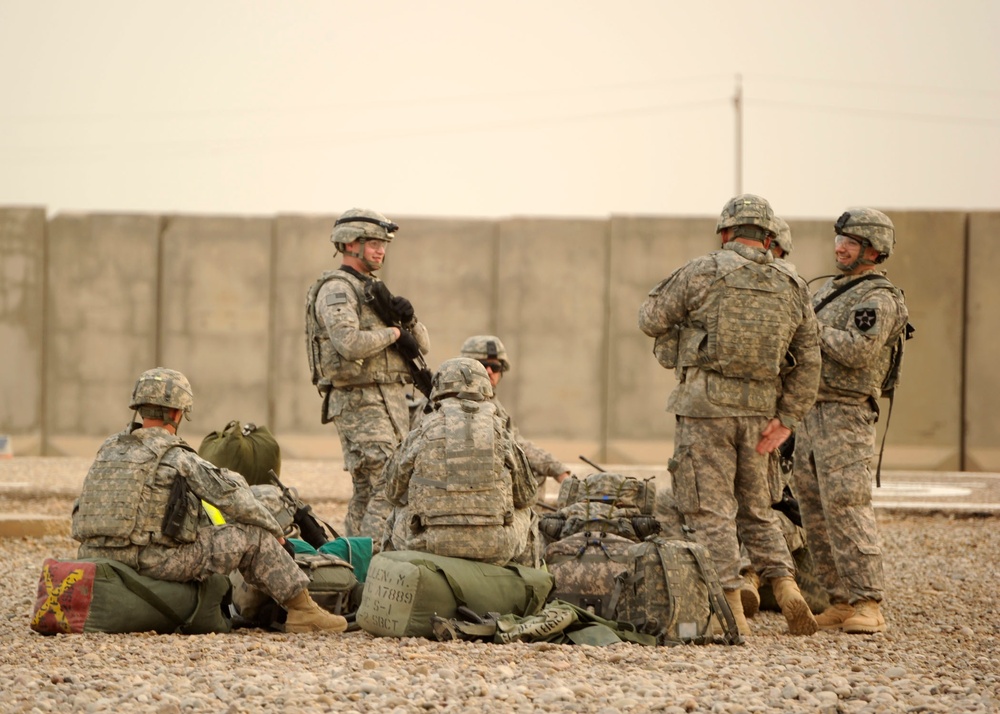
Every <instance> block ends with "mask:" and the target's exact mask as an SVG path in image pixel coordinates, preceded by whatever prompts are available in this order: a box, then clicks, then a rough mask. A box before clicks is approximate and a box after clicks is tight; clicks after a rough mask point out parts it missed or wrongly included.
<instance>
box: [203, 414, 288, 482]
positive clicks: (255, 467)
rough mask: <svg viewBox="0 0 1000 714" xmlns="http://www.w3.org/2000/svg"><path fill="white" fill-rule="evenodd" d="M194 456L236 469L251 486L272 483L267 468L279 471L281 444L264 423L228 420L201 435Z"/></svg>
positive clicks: (232, 469)
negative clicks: (221, 426) (196, 452)
mask: <svg viewBox="0 0 1000 714" xmlns="http://www.w3.org/2000/svg"><path fill="white" fill-rule="evenodd" d="M198 456H200V457H201V458H203V459H205V460H206V461H209V462H211V463H213V464H215V465H216V466H218V467H219V468H223V469H229V470H230V471H235V472H237V473H238V474H240V475H241V476H243V478H245V479H246V481H247V483H248V484H250V485H251V486H255V485H257V484H268V483H273V480H272V479H271V477H270V475H269V474H268V472H269V471H271V470H273V471H274V473H276V474H278V475H280V474H281V447H279V446H278V441H277V439H275V438H274V435H273V434H272V433H271V431H270V429H268V428H267V427H266V426H258V425H256V424H249V423H248V424H240V422H238V421H235V420H234V421H231V422H229V423H228V424H226V426H225V428H224V429H223V430H222V431H213V432H212V433H210V434H209V435H208V436H206V437H205V438H204V439H202V441H201V446H199V447H198Z"/></svg>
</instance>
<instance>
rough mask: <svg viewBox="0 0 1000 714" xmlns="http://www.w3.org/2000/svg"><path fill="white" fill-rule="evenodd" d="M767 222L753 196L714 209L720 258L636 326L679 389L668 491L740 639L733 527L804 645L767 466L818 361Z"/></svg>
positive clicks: (677, 283) (654, 293)
mask: <svg viewBox="0 0 1000 714" xmlns="http://www.w3.org/2000/svg"><path fill="white" fill-rule="evenodd" d="M773 220H774V213H773V212H772V210H771V206H770V204H769V203H768V202H767V201H766V200H764V199H763V198H761V197H760V196H755V195H752V194H743V195H740V196H736V197H735V198H733V199H731V200H730V201H729V202H728V203H726V205H725V207H724V208H723V210H722V215H721V217H720V219H719V222H718V225H717V227H716V232H717V233H719V234H720V235H721V239H722V248H721V250H716V251H713V252H711V253H709V254H708V255H706V256H702V257H700V258H695V259H694V260H691V261H689V262H688V263H687V264H686V265H684V266H683V267H681V268H679V269H678V270H676V271H674V273H673V274H672V275H671V276H670V277H668V278H667V279H666V280H664V281H662V282H661V283H660V284H659V285H657V286H656V287H654V288H653V289H652V290H651V291H650V293H649V297H647V298H646V301H645V302H644V303H643V304H642V307H641V308H640V309H639V328H640V329H641V330H642V331H643V332H645V333H646V334H647V335H649V336H650V337H654V338H656V343H655V344H654V353H655V354H656V356H657V359H658V361H659V362H660V363H661V364H662V365H664V366H666V367H669V368H674V369H676V370H677V376H678V380H679V382H680V384H679V385H678V387H677V389H675V390H674V392H673V393H672V394H671V395H670V400H669V402H668V404H667V409H668V410H670V411H673V412H674V413H675V414H676V415H677V429H676V433H675V440H674V455H673V458H671V459H670V473H671V477H672V482H673V492H674V496H675V498H676V500H677V504H678V507H679V508H680V510H681V512H682V513H683V515H684V520H685V522H686V524H687V525H688V526H690V527H692V528H693V529H694V531H695V533H694V535H695V538H697V539H698V541H699V542H701V543H702V544H703V545H705V546H706V547H707V548H708V549H709V551H710V552H711V554H712V559H713V560H714V562H715V567H716V569H717V571H718V573H719V578H720V580H721V581H722V586H723V589H724V590H725V593H726V600H727V601H728V602H729V605H730V607H731V608H732V611H733V614H734V615H735V617H736V621H737V624H738V625H739V629H740V632H741V633H742V634H744V635H747V634H749V632H750V626H749V624H747V621H746V618H745V617H744V615H743V604H742V601H741V598H740V587H741V586H742V585H743V579H742V578H741V577H740V545H739V540H738V538H737V527H736V523H737V517H738V518H739V522H740V535H741V536H742V537H743V539H744V543H745V544H746V546H747V550H748V551H749V552H750V556H751V558H752V560H753V562H754V563H755V564H757V565H758V566H759V567H760V568H761V569H762V576H763V577H764V578H766V579H768V580H769V581H770V583H771V586H772V588H773V590H774V595H775V599H776V600H777V601H778V604H779V606H780V607H781V611H782V614H783V615H784V616H785V619H786V621H787V622H788V628H789V631H790V632H791V633H792V634H796V635H807V634H812V633H814V632H815V631H816V621H815V619H814V618H813V615H812V612H810V610H809V606H808V605H807V604H806V601H805V600H804V599H803V598H802V594H801V593H800V592H799V588H798V585H796V583H795V579H794V577H793V575H794V573H795V564H794V561H793V560H792V557H791V555H790V554H789V552H788V547H787V545H786V544H785V539H784V537H783V535H782V532H781V526H780V525H779V523H778V520H777V517H776V513H775V512H774V510H773V509H772V508H771V504H772V503H773V502H775V501H777V500H778V499H779V498H780V497H781V485H780V480H778V479H771V478H769V473H770V471H771V470H770V469H769V468H768V466H769V460H770V454H771V452H772V451H774V450H775V449H777V448H778V446H780V445H781V443H782V442H784V441H785V439H787V438H788V437H789V435H790V434H791V433H792V429H794V428H795V427H796V426H798V424H799V421H800V420H801V419H802V418H803V417H804V416H805V413H806V411H807V410H808V409H809V407H810V406H811V405H812V403H813V400H814V399H815V398H816V386H817V383H818V380H819V369H820V354H819V346H818V343H817V328H816V316H815V315H814V314H813V311H812V309H811V306H810V304H809V293H808V291H807V289H806V286H805V283H803V282H802V280H801V279H799V278H798V277H797V276H796V275H795V273H794V271H792V270H790V269H789V268H788V267H787V266H786V265H784V264H783V263H780V262H777V261H775V260H774V258H773V256H772V254H771V253H770V252H769V251H768V247H769V245H770V244H771V241H772V240H773V238H774V235H775V230H774V223H773ZM788 355H790V356H791V359H788V357H787V356H788ZM785 365H791V366H788V367H787V368H784V366H785Z"/></svg>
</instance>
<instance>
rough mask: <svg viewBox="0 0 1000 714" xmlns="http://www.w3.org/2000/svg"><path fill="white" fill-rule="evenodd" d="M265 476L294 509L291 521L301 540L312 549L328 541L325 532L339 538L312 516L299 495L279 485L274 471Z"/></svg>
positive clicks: (329, 526)
mask: <svg viewBox="0 0 1000 714" xmlns="http://www.w3.org/2000/svg"><path fill="white" fill-rule="evenodd" d="M267 475H268V476H269V477H270V478H271V482H272V483H273V484H274V485H275V486H277V487H278V488H279V489H281V494H282V496H284V498H285V500H286V501H288V502H289V503H291V504H292V505H293V506H294V507H295V517H294V518H293V519H292V522H293V523H294V524H295V525H297V526H298V527H299V533H300V534H301V535H302V540H304V541H305V542H306V543H308V544H309V545H311V546H312V547H313V548H319V547H320V546H321V545H323V544H324V543H328V542H329V540H330V539H329V538H327V536H326V533H327V531H329V532H330V534H331V535H332V536H333V537H334V538H339V537H340V534H339V533H337V531H336V529H334V527H333V526H331V525H330V524H329V523H327V522H326V521H322V520H320V519H319V518H317V517H316V516H315V514H313V512H312V506H310V505H309V504H307V503H306V502H304V501H303V500H302V499H301V498H299V494H298V492H297V491H296V490H295V489H293V488H288V486H286V485H285V484H283V483H281V479H279V478H278V474H276V473H274V469H269V470H268V472H267ZM324 527H325V529H324Z"/></svg>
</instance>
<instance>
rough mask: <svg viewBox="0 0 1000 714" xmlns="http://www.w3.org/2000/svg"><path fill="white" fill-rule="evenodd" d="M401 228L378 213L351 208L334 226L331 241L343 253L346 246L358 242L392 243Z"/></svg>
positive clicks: (365, 209)
mask: <svg viewBox="0 0 1000 714" xmlns="http://www.w3.org/2000/svg"><path fill="white" fill-rule="evenodd" d="M398 230H399V226H398V225H396V224H395V223H393V222H392V221H390V220H389V219H388V218H386V217H385V216H383V215H382V214H381V213H378V212H377V211H372V210H369V209H367V208H351V209H348V210H346V211H344V212H343V213H342V214H341V215H340V218H338V219H337V222H336V223H334V224H333V233H331V234H330V241H331V242H332V243H333V244H334V245H335V246H337V249H338V250H340V251H341V252H343V250H344V246H345V245H347V244H348V243H353V242H354V241H356V240H368V239H372V240H385V241H391V240H392V239H393V238H394V237H395V235H396V231H398Z"/></svg>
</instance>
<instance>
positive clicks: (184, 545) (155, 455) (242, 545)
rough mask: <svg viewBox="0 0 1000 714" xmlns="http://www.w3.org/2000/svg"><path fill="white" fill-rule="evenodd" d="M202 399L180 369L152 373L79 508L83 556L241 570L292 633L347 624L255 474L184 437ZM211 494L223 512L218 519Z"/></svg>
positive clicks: (76, 523) (156, 567)
mask: <svg viewBox="0 0 1000 714" xmlns="http://www.w3.org/2000/svg"><path fill="white" fill-rule="evenodd" d="M193 405H194V398H193V394H192V391H191V384H190V383H189V382H188V380H187V378H186V377H185V376H184V375H183V374H181V373H180V372H177V371H174V370H172V369H164V368H162V367H157V368H155V369H151V370H148V371H146V372H143V374H142V375H140V377H139V379H138V381H137V382H136V384H135V388H134V389H133V390H132V400H131V402H130V404H129V407H130V408H132V409H135V410H136V411H138V412H139V414H140V415H141V416H142V424H137V423H132V424H130V425H129V426H128V427H126V429H125V430H124V431H122V432H119V433H118V434H114V435H113V436H111V437H109V438H108V439H107V440H106V441H105V442H104V444H103V445H102V446H101V448H100V450H99V451H98V452H97V458H96V459H95V460H94V464H93V465H92V466H91V468H90V471H89V472H88V473H87V477H86V478H85V479H84V482H83V492H82V493H81V495H80V498H79V499H78V501H77V504H76V506H75V508H74V509H73V537H74V538H75V539H76V540H78V541H80V548H79V557H80V558H109V559H111V560H117V561H119V562H122V563H124V564H125V565H128V566H129V567H131V568H133V569H135V570H136V571H138V572H139V574H140V575H145V576H147V577H151V578H156V579H159V580H171V581H177V582H188V581H193V580H202V579H204V578H206V577H207V576H209V575H211V574H213V573H221V574H224V575H228V574H229V573H231V572H232V571H234V570H238V571H239V572H240V574H241V575H242V576H243V578H244V579H245V580H246V581H247V582H248V583H250V584H251V585H253V586H255V587H256V588H258V589H259V590H261V591H263V592H265V593H267V594H268V595H269V596H270V597H272V598H274V600H275V601H276V602H279V603H282V606H283V607H284V608H285V609H286V610H287V611H288V618H287V620H286V623H285V630H286V631H287V632H316V631H322V632H343V631H344V630H346V629H347V621H346V620H345V619H344V618H343V617H340V616H339V615H334V614H332V613H329V612H327V611H325V610H323V609H322V608H321V607H320V606H319V605H317V604H316V603H315V602H314V601H313V599H312V598H311V597H310V596H309V592H308V590H307V589H306V586H307V585H308V584H309V577H308V576H307V575H306V574H305V573H304V572H302V570H301V569H299V566H298V565H296V564H295V561H294V560H292V557H291V556H290V555H289V554H288V552H287V551H285V549H284V548H283V547H282V544H283V543H284V537H283V534H282V529H281V527H280V526H279V525H278V523H277V521H275V519H274V517H273V516H272V515H271V514H270V513H269V512H268V511H267V509H266V508H265V507H264V506H263V505H262V504H261V503H260V502H259V501H258V500H257V499H256V498H255V497H254V495H253V493H252V491H251V490H250V487H249V486H248V485H247V482H246V480H245V479H244V478H243V477H242V476H240V475H239V474H238V473H236V472H234V471H229V470H228V469H219V468H216V467H215V466H213V465H212V464H211V463H209V462H208V461H205V460H204V459H202V458H201V457H200V456H198V454H197V453H196V452H195V450H194V449H192V448H191V447H190V446H188V445H187V444H186V443H185V442H184V440H183V439H181V438H180V437H179V436H177V429H178V427H179V426H180V421H181V418H182V416H187V417H188V418H189V419H190V418H191V417H190V411H191V407H192V406H193ZM202 500H204V501H205V502H206V503H209V504H211V505H213V506H215V507H216V508H217V509H218V510H219V511H220V512H221V513H222V515H223V516H224V518H225V521H226V522H225V523H224V524H223V525H213V524H212V522H211V521H210V520H209V517H208V515H207V513H206V511H205V509H203V508H201V505H200V504H201V501H202Z"/></svg>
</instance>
